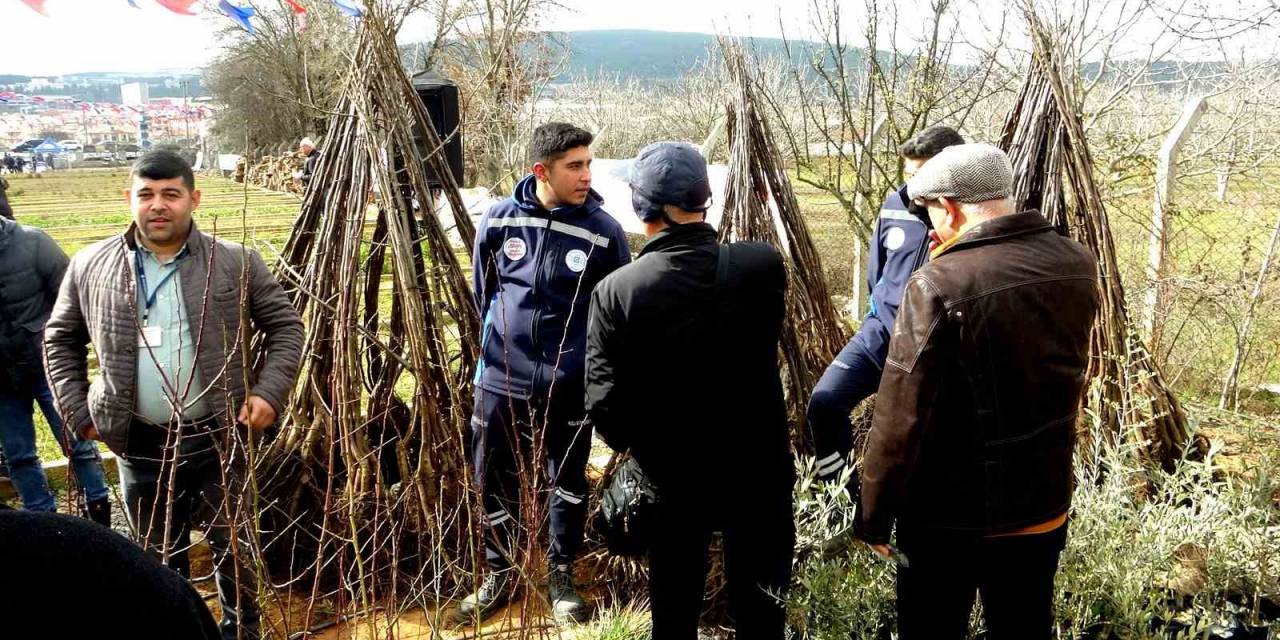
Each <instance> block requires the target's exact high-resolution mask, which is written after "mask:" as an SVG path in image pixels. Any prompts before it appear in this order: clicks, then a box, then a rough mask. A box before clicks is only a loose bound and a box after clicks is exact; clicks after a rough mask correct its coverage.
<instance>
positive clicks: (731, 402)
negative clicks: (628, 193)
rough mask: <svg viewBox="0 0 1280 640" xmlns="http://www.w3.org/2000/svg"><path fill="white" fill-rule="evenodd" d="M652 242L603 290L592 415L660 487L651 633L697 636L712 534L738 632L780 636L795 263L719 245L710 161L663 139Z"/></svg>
mask: <svg viewBox="0 0 1280 640" xmlns="http://www.w3.org/2000/svg"><path fill="white" fill-rule="evenodd" d="M629 181H630V183H631V189H632V206H633V207H634V209H635V211H636V214H637V215H639V216H640V219H641V220H642V221H643V222H644V226H645V234H646V235H647V236H648V238H649V240H648V242H647V243H646V244H645V246H644V248H643V249H642V250H641V252H640V257H639V258H637V259H636V261H635V262H633V263H631V264H630V265H628V266H625V267H622V268H621V269H618V270H617V271H615V272H614V273H613V274H611V275H610V276H608V277H607V278H605V279H604V280H603V281H602V282H601V283H600V284H599V285H598V286H597V287H596V289H595V291H594V292H593V294H592V296H591V316H590V319H589V325H588V330H587V368H586V385H587V387H586V396H587V421H588V423H590V424H591V425H592V426H594V427H595V430H596V433H597V434H599V435H600V436H601V437H602V438H603V439H604V440H605V442H606V443H608V444H609V446H610V447H612V448H613V449H614V450H616V451H620V452H622V451H630V452H631V453H632V455H634V457H635V460H636V462H638V463H639V465H640V467H641V469H643V470H644V472H645V474H646V475H648V476H649V478H650V480H651V481H652V482H653V484H654V487H655V488H656V490H657V493H658V507H657V510H656V511H657V512H656V513H655V518H654V519H655V521H657V522H660V523H662V524H661V526H659V527H657V528H658V531H656V532H655V538H654V539H653V540H652V541H651V542H652V545H651V547H650V550H649V599H650V603H651V608H652V613H653V638H654V640H673V639H681V640H683V639H689V640H692V639H693V638H694V637H695V636H696V634H697V627H698V615H699V613H700V612H701V610H702V591H703V586H704V584H705V580H706V572H707V550H708V547H709V544H710V541H711V534H712V533H713V532H715V531H720V532H722V533H723V536H724V553H725V566H726V568H727V576H728V589H729V610H730V613H731V615H732V617H733V619H734V622H735V626H736V628H737V637H738V638H739V639H742V640H750V639H753V638H769V639H777V640H781V638H782V637H783V633H784V609H783V606H782V604H781V603H780V601H779V599H778V596H779V595H780V594H781V593H782V592H784V591H785V590H786V588H787V585H788V583H789V582H790V576H791V557H792V547H793V546H794V540H795V530H794V525H793V523H792V515H791V488H792V484H793V483H794V475H795V472H794V468H793V466H792V461H791V453H790V445H789V441H788V436H787V415H786V407H785V405H784V404H783V398H782V383H781V381H780V378H779V375H778V339H779V336H780V335H781V332H782V322H783V314H784V307H783V294H784V292H785V289H786V273H785V270H784V268H783V264H782V258H781V257H780V256H779V255H778V252H777V251H775V250H774V249H773V248H772V247H771V246H769V245H766V244H761V243H751V242H737V243H733V244H727V245H721V244H718V243H717V240H716V230H715V229H714V228H713V227H712V226H711V225H709V224H707V223H706V222H704V217H705V211H706V209H707V204H708V201H709V199H710V198H711V188H710V185H709V182H708V180H707V168H706V161H705V160H704V159H703V158H702V156H701V154H699V153H698V152H697V150H695V149H694V148H693V147H691V146H689V145H687V144H680V143H674V142H658V143H655V144H652V145H650V146H648V147H645V148H644V149H642V150H641V151H640V154H639V155H638V156H637V157H636V159H635V160H634V162H633V164H632V167H631V172H630V180H629Z"/></svg>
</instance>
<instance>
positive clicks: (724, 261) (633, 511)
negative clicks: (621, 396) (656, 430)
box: [596, 244, 732, 556]
mask: <svg viewBox="0 0 1280 640" xmlns="http://www.w3.org/2000/svg"><path fill="white" fill-rule="evenodd" d="M731 246H732V245H728V244H722V245H720V247H719V250H718V252H717V256H716V298H717V300H716V304H713V305H711V309H712V310H713V312H718V311H720V310H722V309H723V307H724V304H723V301H724V292H725V289H726V286H725V284H726V283H727V282H728V280H729V256H730V254H731V251H730V247H731ZM658 500H659V497H658V491H657V488H656V487H654V485H653V482H652V481H650V480H649V476H647V475H645V473H644V470H643V469H641V468H640V463H639V462H636V459H635V458H633V457H630V456H628V457H627V459H626V460H624V461H623V462H622V463H621V464H619V465H618V468H617V469H615V470H614V472H613V477H612V478H611V479H610V480H609V486H607V487H605V489H604V492H603V494H602V495H601V496H600V512H599V515H598V516H597V518H596V528H597V529H598V530H599V531H600V533H601V534H602V535H603V536H604V541H605V544H606V545H607V546H608V547H609V553H612V554H613V555H616V556H643V555H646V554H648V553H649V545H650V544H652V542H653V532H654V531H655V530H656V529H657V524H656V523H655V520H656V518H657V514H656V511H657V506H658Z"/></svg>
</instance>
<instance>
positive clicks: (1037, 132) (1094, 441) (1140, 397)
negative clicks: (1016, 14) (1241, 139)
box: [1000, 4, 1202, 469]
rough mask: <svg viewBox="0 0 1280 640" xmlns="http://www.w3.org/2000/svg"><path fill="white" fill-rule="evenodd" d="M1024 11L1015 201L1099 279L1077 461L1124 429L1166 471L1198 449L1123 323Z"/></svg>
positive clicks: (1008, 135)
mask: <svg viewBox="0 0 1280 640" xmlns="http://www.w3.org/2000/svg"><path fill="white" fill-rule="evenodd" d="M1024 13H1025V15H1026V18H1027V22H1028V25H1029V26H1030V29H1031V35H1032V44H1033V51H1032V59H1031V63H1030V65H1029V69H1028V71H1027V76H1026V80H1025V81H1024V82H1023V84H1022V88H1021V90H1020V91H1019V94H1018V98H1017V101H1016V102H1015V103H1014V106H1013V108H1012V109H1011V110H1010V112H1009V116H1008V118H1007V119H1006V121H1005V127H1004V133H1003V135H1002V137H1001V140H1000V145H1001V147H1003V148H1004V149H1005V150H1006V151H1007V152H1008V153H1009V157H1010V160H1011V161H1012V162H1013V168H1014V181H1015V182H1014V198H1015V200H1016V202H1017V203H1018V205H1019V206H1020V207H1021V208H1023V209H1037V210H1040V211H1041V212H1043V213H1044V214H1045V217H1047V218H1048V219H1049V220H1050V221H1051V222H1052V223H1053V224H1054V225H1056V226H1057V228H1058V230H1059V231H1060V232H1062V233H1065V234H1068V235H1070V236H1071V237H1072V238H1074V239H1076V240H1078V241H1079V242H1080V243H1082V244H1083V245H1084V246H1085V247H1087V248H1088V249H1089V250H1090V251H1092V252H1093V254H1094V255H1095V256H1097V259H1098V269H1099V272H1100V275H1101V282H1102V289H1101V296H1102V298H1101V301H1102V305H1101V311H1100V313H1099V317H1098V320H1097V322H1096V324H1095V325H1094V328H1093V338H1092V341H1093V349H1092V351H1093V353H1092V358H1091V361H1090V363H1091V364H1090V367H1089V372H1088V375H1089V378H1090V380H1091V381H1092V384H1091V390H1090V394H1089V401H1090V403H1091V405H1092V406H1091V409H1092V410H1093V413H1094V415H1096V416H1097V418H1098V419H1097V420H1096V421H1093V422H1091V423H1087V424H1085V425H1083V426H1084V428H1082V429H1081V431H1080V435H1081V446H1082V453H1083V454H1084V455H1083V458H1084V459H1085V460H1086V461H1087V460H1091V459H1093V457H1094V455H1095V454H1096V453H1097V452H1098V446H1097V445H1099V444H1103V443H1102V442H1100V439H1103V440H1105V442H1106V443H1115V442H1116V441H1117V440H1118V439H1119V438H1120V436H1122V435H1123V434H1125V432H1126V431H1129V432H1130V433H1133V434H1140V435H1141V437H1142V438H1143V439H1145V440H1146V441H1147V443H1148V446H1147V451H1148V453H1149V456H1150V458H1151V459H1152V460H1153V461H1157V462H1159V463H1160V464H1162V465H1163V466H1164V467H1165V468H1166V469H1170V468H1172V465H1173V464H1174V462H1175V461H1176V460H1177V459H1178V458H1179V457H1180V456H1182V455H1183V453H1184V452H1185V451H1186V449H1187V446H1188V444H1194V446H1195V448H1197V449H1198V448H1199V447H1201V446H1202V445H1201V444H1200V443H1199V442H1198V441H1194V442H1193V441H1192V439H1191V438H1192V436H1191V433H1190V430H1189V429H1188V427H1187V419H1186V415H1185V414H1184V413H1183V411H1182V408H1181V406H1180V405H1179V404H1178V399H1177V397H1176V396H1175V395H1174V393H1173V391H1172V389H1170V388H1169V386H1168V384H1166V383H1165V381H1164V378H1163V376H1162V375H1161V373H1160V370H1159V368H1158V367H1157V366H1156V363H1155V361H1154V360H1152V358H1151V355H1150V352H1149V351H1148V350H1147V347H1146V345H1145V344H1143V341H1142V339H1141V338H1140V337H1139V335H1138V332H1137V330H1136V327H1135V326H1134V325H1133V323H1132V322H1131V321H1130V320H1129V314H1128V311H1127V309H1126V307H1125V297H1124V284H1123V283H1122V282H1121V280H1120V271H1119V268H1118V265H1117V262H1116V250H1115V242H1114V241H1113V239H1112V235H1111V227H1110V226H1109V224H1108V220H1107V211H1106V207H1105V206H1104V205H1103V204H1102V196H1101V194H1100V193H1099V191H1098V186H1097V184H1096V183H1095V182H1094V173H1093V170H1094V166H1093V158H1092V157H1091V156H1090V153H1089V144H1088V140H1087V139H1086V138H1085V135H1084V127H1083V125H1082V124H1081V120H1080V115H1079V103H1078V101H1077V99H1076V97H1075V96H1074V95H1073V93H1072V91H1071V86H1070V85H1069V84H1068V83H1067V82H1065V81H1064V74H1063V72H1062V66H1061V64H1062V63H1061V57H1060V55H1059V54H1058V48H1057V46H1056V45H1055V43H1054V41H1053V39H1052V37H1051V36H1050V34H1049V32H1048V31H1047V30H1046V29H1045V28H1044V25H1043V23H1041V21H1040V20H1039V18H1038V17H1037V16H1036V14H1035V11H1034V9H1033V8H1032V7H1031V6H1030V5H1029V4H1028V5H1027V6H1026V7H1025V10H1024ZM1193 453H1194V451H1193Z"/></svg>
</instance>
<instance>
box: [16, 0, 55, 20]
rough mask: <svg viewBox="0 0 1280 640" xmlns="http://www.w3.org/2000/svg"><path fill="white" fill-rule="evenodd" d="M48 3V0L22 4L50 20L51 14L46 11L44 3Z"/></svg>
mask: <svg viewBox="0 0 1280 640" xmlns="http://www.w3.org/2000/svg"><path fill="white" fill-rule="evenodd" d="M46 1H47V0H22V4H25V5H27V6H28V7H31V10H32V11H35V12H36V13H38V14H40V15H42V16H44V17H46V18H48V17H49V14H48V13H47V12H45V10H44V3H45V2H46Z"/></svg>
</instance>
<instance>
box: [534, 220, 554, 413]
mask: <svg viewBox="0 0 1280 640" xmlns="http://www.w3.org/2000/svg"><path fill="white" fill-rule="evenodd" d="M547 220H548V230H544V231H543V233H542V237H541V238H540V239H539V240H538V250H537V252H536V253H535V254H534V265H533V290H532V291H531V292H530V295H531V296H532V297H533V317H532V318H531V319H530V321H529V342H530V343H531V344H532V347H533V351H534V352H533V353H531V354H529V359H530V360H531V361H532V362H533V372H532V374H531V375H530V380H529V386H530V391H532V390H533V389H534V388H536V387H537V386H538V372H539V370H540V369H541V368H542V349H541V348H539V346H538V344H539V343H538V325H539V324H541V322H542V294H541V292H540V289H541V288H542V287H541V286H540V285H541V283H542V272H543V268H544V264H543V261H544V259H545V257H546V253H547V245H548V244H550V243H551V233H550V231H549V227H550V218H547Z"/></svg>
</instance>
